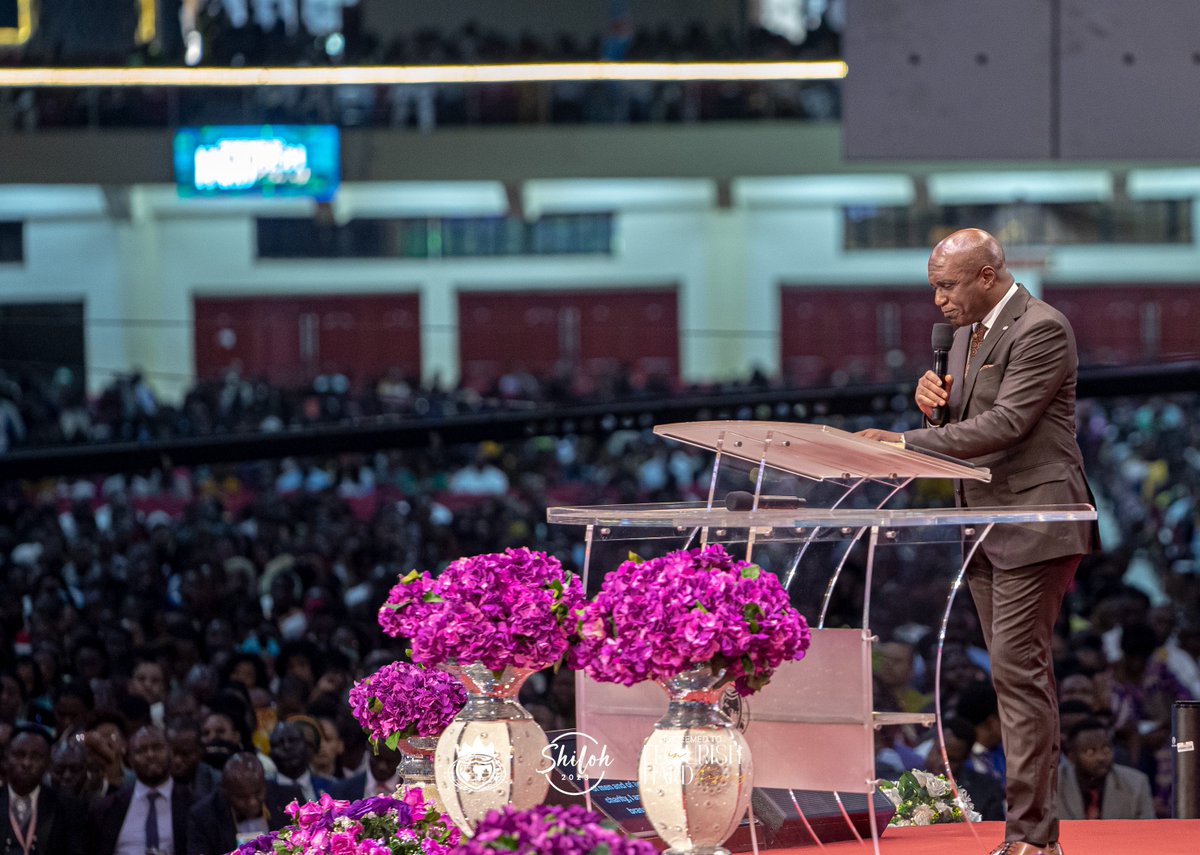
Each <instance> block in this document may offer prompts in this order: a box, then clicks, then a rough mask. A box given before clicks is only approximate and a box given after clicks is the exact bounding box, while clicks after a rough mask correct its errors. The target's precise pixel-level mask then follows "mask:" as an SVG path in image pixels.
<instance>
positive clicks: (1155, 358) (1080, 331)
mask: <svg viewBox="0 0 1200 855" xmlns="http://www.w3.org/2000/svg"><path fill="white" fill-rule="evenodd" d="M1043 290H1044V295H1045V298H1046V302H1048V303H1050V304H1051V305H1052V306H1054V307H1055V308H1057V309H1059V310H1060V311H1061V312H1062V313H1063V314H1064V315H1066V316H1067V318H1068V319H1069V320H1070V321H1071V326H1072V328H1073V329H1074V330H1075V341H1076V344H1077V345H1078V347H1079V361H1080V363H1081V364H1083V365H1128V364H1138V363H1149V362H1159V361H1172V360H1180V359H1195V358H1196V357H1197V355H1200V333H1197V329H1200V285H1196V284H1186V283H1185V284H1180V285H1162V284H1155V285H1095V286H1087V287H1079V286H1072V285H1052V284H1049V283H1048V284H1047V285H1046V286H1045V288H1044V289H1043Z"/></svg>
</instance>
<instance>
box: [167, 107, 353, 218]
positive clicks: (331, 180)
mask: <svg viewBox="0 0 1200 855" xmlns="http://www.w3.org/2000/svg"><path fill="white" fill-rule="evenodd" d="M340 178H341V147H340V141H339V138H338V129H337V128H336V127H334V126H333V125H211V126H205V127H199V128H180V129H179V130H178V131H177V132H176V134H175V182H176V185H177V186H178V188H179V194H180V195H181V196H231V195H233V196H238V195H240V196H267V197H269V196H289V197H291V196H311V197H313V198H315V199H318V200H320V201H328V200H329V199H332V198H333V194H334V193H335V192H336V191H337V187H338V182H339V180H340Z"/></svg>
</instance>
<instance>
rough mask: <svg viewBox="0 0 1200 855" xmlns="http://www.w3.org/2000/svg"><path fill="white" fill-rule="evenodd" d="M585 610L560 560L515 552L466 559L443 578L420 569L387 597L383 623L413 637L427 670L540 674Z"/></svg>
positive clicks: (578, 589)
mask: <svg viewBox="0 0 1200 855" xmlns="http://www.w3.org/2000/svg"><path fill="white" fill-rule="evenodd" d="M582 606H583V590H582V587H581V586H580V583H579V577H578V576H575V575H574V574H573V573H569V572H567V571H565V570H563V567H562V564H560V563H559V561H558V559H556V558H553V557H551V556H549V555H546V554H545V553H544V552H536V551H534V550H530V549H525V548H521V549H509V550H506V551H504V552H500V553H492V554H488V555H476V556H473V557H470V558H460V559H459V560H457V561H455V562H453V563H452V564H450V566H448V567H447V568H446V569H445V570H443V571H442V572H441V573H440V574H438V576H437V577H433V576H431V575H430V574H429V573H417V572H416V571H415V570H414V571H413V572H412V573H409V574H408V575H407V576H405V577H404V578H403V579H401V580H400V581H399V582H398V583H397V584H396V585H395V587H393V588H392V590H391V593H389V594H388V598H387V601H386V602H385V603H384V604H383V606H382V607H381V608H380V610H379V625H380V626H381V627H383V631H384V632H386V633H387V634H388V635H391V636H393V637H397V638H408V639H409V640H410V641H411V643H412V659H413V661H414V662H418V663H420V664H422V665H430V666H436V665H442V664H444V663H448V662H458V663H464V664H465V663H468V662H482V663H483V664H484V665H486V666H487V667H488V668H490V669H491V670H493V671H502V670H503V669H504V668H506V667H509V666H513V667H516V668H536V669H540V668H545V667H547V666H549V665H553V664H555V663H557V662H558V661H560V660H561V659H562V657H563V654H565V653H566V651H567V645H568V639H569V636H570V634H571V632H572V631H573V630H574V626H575V620H576V615H575V613H576V611H577V610H578V609H580V608H582Z"/></svg>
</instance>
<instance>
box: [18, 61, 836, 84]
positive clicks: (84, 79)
mask: <svg viewBox="0 0 1200 855" xmlns="http://www.w3.org/2000/svg"><path fill="white" fill-rule="evenodd" d="M845 76H846V63H844V62H841V61H840V60H837V61H830V62H678V63H675V62H621V63H614V62H569V63H542V64H525V65H429V66H394V65H388V66H384V65H375V66H341V67H338V68H0V86H2V87H39V86H58V87H88V86H345V85H380V84H384V85H389V84H405V83H443V84H444V83H553V82H555V81H618V80H672V81H686V80H735V81H736V80H743V81H754V80H839V79H841V78H843V77H845Z"/></svg>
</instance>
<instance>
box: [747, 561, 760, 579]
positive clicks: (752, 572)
mask: <svg viewBox="0 0 1200 855" xmlns="http://www.w3.org/2000/svg"><path fill="white" fill-rule="evenodd" d="M761 575H762V568H760V567H758V566H757V565H755V564H750V565H749V566H746V567H743V568H742V578H743V579H757V578H758V577H759V576H761Z"/></svg>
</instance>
